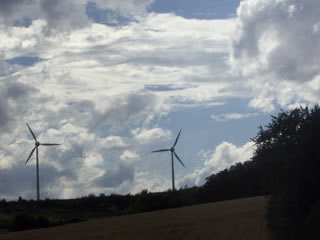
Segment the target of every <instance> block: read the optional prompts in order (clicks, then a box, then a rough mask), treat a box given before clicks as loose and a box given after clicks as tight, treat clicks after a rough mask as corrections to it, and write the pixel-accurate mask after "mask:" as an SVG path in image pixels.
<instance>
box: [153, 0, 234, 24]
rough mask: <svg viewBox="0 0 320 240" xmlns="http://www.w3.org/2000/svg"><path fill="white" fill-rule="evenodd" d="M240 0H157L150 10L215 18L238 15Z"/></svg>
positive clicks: (199, 17)
mask: <svg viewBox="0 0 320 240" xmlns="http://www.w3.org/2000/svg"><path fill="white" fill-rule="evenodd" d="M239 3H240V0H197V1H195V0H156V1H154V3H153V4H152V5H151V7H150V8H149V11H150V12H156V13H167V12H173V13H175V14H176V15H179V16H182V17H184V18H198V19H213V18H229V17H233V16H235V15H236V9H237V7H238V6H239Z"/></svg>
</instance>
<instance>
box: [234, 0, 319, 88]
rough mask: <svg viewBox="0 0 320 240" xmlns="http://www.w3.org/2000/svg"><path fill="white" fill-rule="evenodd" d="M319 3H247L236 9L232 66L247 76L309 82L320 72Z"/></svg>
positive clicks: (310, 0)
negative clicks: (236, 23) (267, 76)
mask: <svg viewBox="0 0 320 240" xmlns="http://www.w3.org/2000/svg"><path fill="white" fill-rule="evenodd" d="M319 7H320V3H319V1H317V0H308V1H299V0H283V1H275V0H272V1H269V0H246V1H242V2H241V3H240V6H239V8H238V10H237V15H238V18H237V21H238V27H237V31H236V34H235V35H234V40H233V44H232V50H233V52H232V58H231V63H232V65H233V67H234V68H235V69H237V70H238V71H240V72H241V73H243V74H244V75H272V76H274V77H275V78H277V79H280V80H288V81H294V82H308V81H311V80H313V79H314V78H315V77H316V76H317V75H319V73H320V70H319V69H320V63H319V57H318V56H319V54H320V52H319V51H320V43H319V41H318V39H319V36H320V31H319V22H320V19H319V15H318V12H317V10H316V9H318V8H319Z"/></svg>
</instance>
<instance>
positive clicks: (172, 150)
mask: <svg viewBox="0 0 320 240" xmlns="http://www.w3.org/2000/svg"><path fill="white" fill-rule="evenodd" d="M181 130H182V129H181ZM181 130H180V131H179V133H178V136H177V138H176V140H175V141H174V144H173V146H172V147H171V148H166V149H160V150H155V151H152V152H153V153H154V152H169V151H170V152H171V169H172V191H174V190H175V187H174V163H173V156H175V157H176V159H178V161H179V162H180V163H181V165H182V166H183V167H184V168H185V166H184V164H183V162H182V161H181V159H180V158H179V156H178V154H176V152H175V150H174V148H175V146H176V145H177V142H178V140H179V137H180V133H181Z"/></svg>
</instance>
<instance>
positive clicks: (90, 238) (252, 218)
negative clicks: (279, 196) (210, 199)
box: [0, 197, 269, 240]
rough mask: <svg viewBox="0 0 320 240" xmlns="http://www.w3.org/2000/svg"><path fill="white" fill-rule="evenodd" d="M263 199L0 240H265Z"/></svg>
mask: <svg viewBox="0 0 320 240" xmlns="http://www.w3.org/2000/svg"><path fill="white" fill-rule="evenodd" d="M265 210H266V198H265V197H253V198H245V199H236V200H229V201H223V202H215V203H209V204H201V205H195V206H190V207H183V208H175V209H168V210H162V211H154V212H149V213H140V214H134V215H128V216H120V217H113V218H105V219H96V220H90V221H87V222H82V223H76V224H69V225H64V226H59V227H53V228H46V229H38V230H30V231H24V232H15V233H6V234H1V235H0V239H1V240H68V239H77V240H102V239H115V240H118V239H123V240H130V239H141V240H157V239H163V240H170V239H190V240H191V239H192V240H197V239H210V240H233V239H234V240H268V239H269V232H268V230H267V228H266V223H265V219H264V214H265Z"/></svg>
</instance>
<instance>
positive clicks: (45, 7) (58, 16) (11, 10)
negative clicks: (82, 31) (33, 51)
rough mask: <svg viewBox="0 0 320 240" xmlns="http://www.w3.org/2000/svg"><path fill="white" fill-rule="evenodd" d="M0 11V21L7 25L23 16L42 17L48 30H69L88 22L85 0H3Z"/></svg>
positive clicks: (30, 17)
mask: <svg viewBox="0 0 320 240" xmlns="http://www.w3.org/2000/svg"><path fill="white" fill-rule="evenodd" d="M0 13H1V14H0V16H1V17H0V21H2V22H3V23H4V24H6V25H9V26H10V25H13V24H14V23H15V21H18V20H21V19H23V18H29V19H31V20H37V19H43V20H45V21H46V23H47V27H48V28H47V30H48V31H49V32H51V31H52V30H54V29H58V30H62V31H69V30H71V29H75V28H81V27H84V26H86V25H87V24H88V23H89V20H88V18H87V16H86V14H85V0H77V1H75V0H68V1H65V0H56V1H54V2H53V1H50V0H22V1H20V0H14V1H11V0H3V1H1V10H0Z"/></svg>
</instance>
